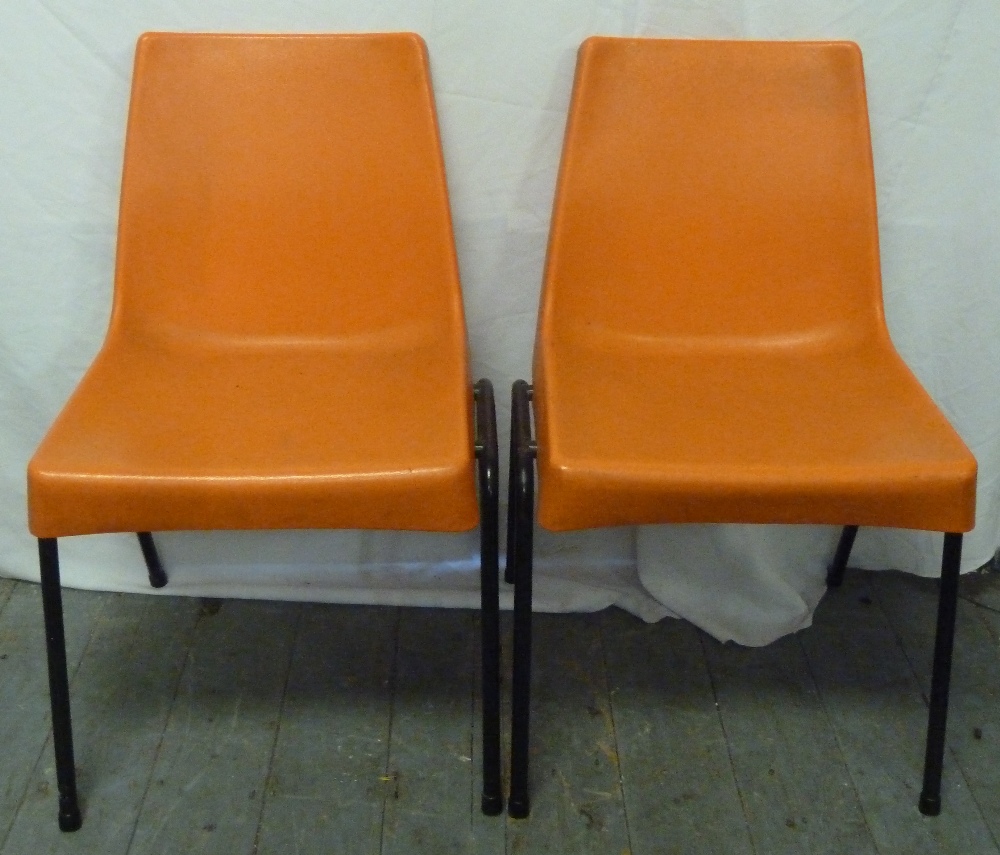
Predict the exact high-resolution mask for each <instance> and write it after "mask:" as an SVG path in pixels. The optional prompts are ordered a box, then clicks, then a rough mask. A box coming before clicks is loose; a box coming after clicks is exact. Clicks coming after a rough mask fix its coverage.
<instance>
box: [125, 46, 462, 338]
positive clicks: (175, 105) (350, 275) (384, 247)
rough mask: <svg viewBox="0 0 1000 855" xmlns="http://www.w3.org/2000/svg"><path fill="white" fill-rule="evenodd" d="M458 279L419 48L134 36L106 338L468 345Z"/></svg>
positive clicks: (424, 64) (434, 122)
mask: <svg viewBox="0 0 1000 855" xmlns="http://www.w3.org/2000/svg"><path fill="white" fill-rule="evenodd" d="M457 270H458V269H457V263H456V259H455V250H454V240H453V235H452V229H451V219H450V214H449V208H448V199H447V190H446V184H445V176H444V165H443V160H442V156H441V148H440V141H439V137H438V129H437V120H436V116H435V112H434V102H433V96H432V92H431V88H430V79H429V73H428V63H427V53H426V49H425V46H424V43H423V41H422V40H421V39H420V38H419V36H416V35H413V34H407V33H397V34H378V35H226V34H182V33H147V34H145V35H143V36H142V37H141V38H140V39H139V43H138V46H137V50H136V59H135V74H134V79H133V89H132V99H131V105H130V110H129V119H128V131H127V138H126V149H125V169H124V174H123V179H122V195H121V214H120V220H119V239H118V259H117V268H116V277H115V308H114V312H113V317H112V334H114V332H115V331H116V330H121V331H127V332H129V333H138V334H141V335H143V336H154V337H155V336H157V335H165V336H167V337H169V336H171V335H175V336H181V337H184V338H185V339H192V340H195V341H198V340H201V341H204V342H206V343H211V342H212V341H219V342H244V343H253V342H258V343H262V344H266V343H280V342H282V341H288V342H293V343H296V344H303V343H308V342H310V341H312V342H316V343H320V344H322V343H324V342H329V343H343V342H345V341H351V340H357V341H361V342H367V343H373V342H375V341H377V340H379V339H380V338H382V337H383V335H384V336H385V337H386V340H389V339H392V338H393V337H397V338H398V336H400V335H401V334H403V335H404V337H405V333H406V331H407V330H408V331H410V332H411V333H415V334H417V335H421V334H422V333H423V332H428V331H429V330H432V329H433V330H434V333H435V334H440V333H441V332H442V329H441V326H442V325H443V326H444V327H445V328H446V330H445V331H446V332H449V335H451V337H453V338H458V337H460V338H461V340H462V343H463V346H464V335H465V331H464V321H463V317H462V306H461V297H460V292H459V285H458V272H457ZM435 325H436V326H435Z"/></svg>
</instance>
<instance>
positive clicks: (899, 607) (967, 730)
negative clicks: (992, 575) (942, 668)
mask: <svg viewBox="0 0 1000 855" xmlns="http://www.w3.org/2000/svg"><path fill="white" fill-rule="evenodd" d="M967 581H969V582H972V583H973V584H975V579H974V578H969V579H967V580H963V581H962V584H961V585H960V592H961V591H963V590H964V589H965V588H966V582H967ZM870 583H871V586H872V590H873V592H874V594H875V597H876V599H877V601H878V603H879V605H880V606H881V607H882V609H883V611H884V612H885V613H886V615H887V617H888V619H889V625H890V626H891V627H892V629H893V631H894V632H895V633H896V635H897V637H898V638H899V641H900V643H901V645H902V647H903V649H904V651H905V653H906V657H907V660H908V661H909V662H910V666H911V668H912V670H913V673H914V676H915V678H916V680H917V682H918V683H919V685H920V687H921V689H922V691H923V694H924V695H925V697H926V696H929V694H930V666H931V661H932V658H933V650H934V630H935V625H936V623H935V622H936V619H937V588H938V586H937V582H936V581H935V580H932V579H921V578H918V577H916V576H909V575H904V574H902V573H880V574H873V575H872V576H871V578H870ZM998 620H1000V616H998V615H997V614H995V613H991V612H990V611H989V610H987V609H983V608H981V607H978V606H976V605H973V604H972V603H970V602H968V601H965V600H959V604H958V619H957V624H956V630H955V650H954V654H953V659H952V675H951V698H950V704H949V710H948V742H947V745H948V749H949V750H948V752H947V754H946V755H945V767H946V772H947V770H948V767H952V771H953V772H954V771H956V770H957V771H958V772H960V776H957V775H954V774H953V775H952V777H953V778H959V780H960V781H962V782H964V783H965V784H966V785H967V788H968V790H969V793H970V795H971V797H972V799H973V801H974V802H975V803H976V805H977V807H978V809H979V812H980V815H981V816H982V817H983V820H984V821H985V822H986V824H987V825H988V826H989V828H990V831H991V835H992V836H991V842H992V844H993V846H994V847H996V846H997V840H998V838H1000V812H998V810H997V806H998V805H1000V769H998V768H997V761H998V758H1000V753H998V749H1000V739H998V736H1000V647H998V632H997V630H998V629H1000V623H998V622H997V621H998ZM944 810H946V811H950V805H948V804H945V805H944ZM991 851H993V850H991Z"/></svg>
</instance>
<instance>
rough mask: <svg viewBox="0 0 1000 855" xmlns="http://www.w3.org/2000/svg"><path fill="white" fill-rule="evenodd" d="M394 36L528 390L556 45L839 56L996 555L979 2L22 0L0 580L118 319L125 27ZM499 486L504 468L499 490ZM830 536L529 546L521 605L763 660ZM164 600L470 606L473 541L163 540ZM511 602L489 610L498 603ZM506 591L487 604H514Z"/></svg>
mask: <svg viewBox="0 0 1000 855" xmlns="http://www.w3.org/2000/svg"><path fill="white" fill-rule="evenodd" d="M153 29H173V30H232V31H366V30H414V31H416V32H419V33H421V34H422V35H423V36H424V38H425V39H426V40H427V43H428V46H429V49H430V55H431V67H432V74H433V78H434V86H435V91H436V94H437V103H438V110H439V115H440V122H441V129H442V137H443V144H444V149H445V159H446V164H447V168H448V176H449V185H450V188H451V200H452V206H453V210H454V218H455V228H456V238H457V242H458V250H459V257H460V265H461V272H462V280H463V288H464V294H465V302H466V309H467V318H468V323H469V335H470V343H471V348H472V355H473V371H474V373H475V375H476V376H488V377H490V378H492V379H493V381H494V383H495V384H496V388H497V392H498V397H499V402H498V403H499V404H500V406H499V418H500V432H501V448H502V449H503V448H504V447H505V436H506V432H507V430H506V427H507V426H506V421H507V418H508V417H509V412H508V407H507V401H506V399H507V390H508V389H509V385H510V382H511V381H512V380H513V379H514V378H515V377H528V376H529V370H530V360H531V348H532V341H533V336H534V326H535V317H536V310H537V301H538V289H539V283H540V279H541V271H542V265H543V260H544V250H545V241H546V236H547V229H548V222H549V213H550V208H551V204H552V192H553V187H554V183H555V175H556V169H557V165H558V158H559V151H560V146H561V142H562V132H563V126H564V122H565V114H566V108H567V105H568V100H569V93H570V87H571V84H572V75H573V67H574V63H575V53H576V48H577V46H578V45H579V43H580V41H581V40H582V39H583V38H585V37H586V36H588V35H592V34H598V33H601V34H610V35H615V34H621V35H649V36H678V37H694V36H702V37H730V38H745V37H752V38H848V39H853V40H855V41H857V42H859V44H860V45H861V47H862V50H863V51H864V55H865V67H866V72H867V79H868V96H869V103H870V109H871V123H872V133H873V147H874V153H875V167H876V178H877V183H878V196H879V208H880V225H881V239H882V265H883V277H884V286H885V303H886V312H887V317H888V322H889V326H890V329H891V331H892V334H893V338H894V340H895V342H896V344H897V346H898V348H899V350H900V351H901V352H902V354H903V356H904V357H905V358H906V360H907V361H908V362H909V364H910V365H911V367H912V368H913V369H914V371H915V372H916V373H917V375H918V376H919V377H920V378H921V380H922V381H923V382H924V383H925V385H926V386H927V388H928V390H929V391H930V392H931V394H932V395H933V396H934V397H935V399H936V400H937V401H938V403H939V404H940V405H941V406H942V408H943V409H944V411H945V412H946V413H947V415H948V416H949V417H950V418H951V419H952V421H953V423H954V424H955V426H956V427H957V428H958V430H959V432H960V433H961V434H962V435H963V437H964V438H965V440H966V441H967V442H968V443H969V445H970V446H971V447H972V449H973V451H974V452H975V453H976V455H977V457H978V458H979V461H980V479H979V521H978V525H977V528H976V530H975V531H974V532H973V533H972V534H971V535H969V536H968V537H966V544H965V559H964V562H963V566H964V567H965V569H971V568H974V567H978V566H981V565H982V564H984V563H985V562H986V561H987V560H989V559H990V558H991V556H992V555H993V553H994V551H995V549H996V547H997V545H998V542H1000V372H998V370H997V367H998V366H1000V336H997V334H996V325H997V320H996V319H997V318H998V317H1000V241H998V240H997V235H998V232H1000V229H998V226H1000V217H998V208H1000V142H998V141H1000V94H998V93H1000V86H998V85H997V84H998V81H1000V51H997V49H996V46H997V45H998V44H1000V6H997V4H996V3H995V0H935V2H933V3H930V2H927V0H894V2H890V0H770V2H768V1H767V0H676V2H665V0H664V2H652V0H603V2H602V1H601V0H561V2H556V1H555V0H549V2H526V0H517V2H511V3H496V2H486V0H408V1H407V2H403V0H371V2H368V3H363V4H362V3H356V2H350V0H298V2H291V0H284V2H282V0H252V2H247V3H232V2H229V0H197V2H195V0H115V2H106V3H101V4H96V3H95V4H82V3H78V2H74V0H47V2H41V0H26V2H23V3H5V4H0V573H2V574H4V575H9V576H14V577H18V578H26V579H31V578H37V569H36V552H35V545H34V541H33V540H32V539H31V537H30V536H29V534H28V532H27V530H26V527H25V523H24V518H25V513H24V467H25V464H26V462H27V460H28V458H29V456H30V454H31V452H32V451H33V449H34V447H35V446H36V444H37V443H38V441H39V440H40V438H41V436H42V434H43V433H44V431H45V429H46V427H47V426H48V424H49V423H50V421H51V420H52V418H53V417H54V416H55V414H56V413H57V412H58V410H59V408H60V407H61V405H62V403H63V402H64V401H65V399H66V398H67V396H68V395H69V393H70V391H71V390H72V388H73V387H74V385H75V384H76V382H77V381H78V380H79V377H80V376H81V374H82V373H83V371H84V370H85V368H86V367H87V365H88V364H89V362H90V359H91V358H92V356H93V354H94V353H95V352H96V350H97V348H98V346H99V344H100V341H101V339H102V337H103V334H104V328H105V325H106V323H107V316H108V310H109V307H110V300H111V282H112V265H113V260H114V241H115V227H116V218H117V203H118V188H119V175H120V170H121V156H122V143H123V129H124V122H125V112H126V105H127V98H128V88H129V76H130V73H131V61H132V52H133V47H134V43H135V39H136V37H137V36H138V34H139V33H140V32H142V31H144V30H153ZM505 465H506V464H505V463H504V466H505ZM836 536H837V533H836V532H835V531H834V530H832V529H827V528H821V527H799V528H789V527H778V526H764V527H750V526H673V527H666V526H664V527H651V528H644V529H641V530H638V531H634V530H630V529H622V530H613V531H599V532H586V533H580V534H571V535H551V534H548V533H544V532H542V533H539V537H538V547H539V550H538V559H537V563H536V574H537V582H536V605H537V607H538V608H541V609H547V610H560V611H573V610H590V609H599V608H603V607H605V606H607V605H610V604H617V605H620V606H622V607H624V608H627V609H629V610H630V611H632V612H634V613H636V614H638V615H640V616H641V617H643V618H644V619H646V620H656V619H659V618H661V617H664V616H666V615H669V614H674V615H679V616H682V617H685V618H687V619H689V620H691V621H693V622H694V623H696V624H698V625H699V626H702V627H704V628H705V629H706V630H707V631H709V632H711V633H712V634H713V635H715V636H717V637H719V638H722V639H734V640H736V641H739V642H741V643H744V644H764V643H767V642H768V641H770V640H772V639H774V638H776V637H778V636H780V635H783V634H785V633H788V632H793V631H795V630H797V629H799V628H801V627H804V626H807V625H808V624H809V622H810V620H811V614H812V610H813V609H814V608H815V606H816V604H817V602H818V601H819V599H820V597H821V596H822V593H823V585H822V578H823V572H824V567H825V564H826V562H827V561H828V560H829V557H830V555H831V554H832V550H833V546H834V544H835V542H836ZM158 543H159V544H160V548H161V550H162V553H163V557H164V561H165V564H166V566H167V568H168V570H169V573H170V576H171V585H170V586H169V587H168V588H167V589H166V592H173V593H180V594H190V595H210V596H239V597H264V598H269V597H274V598H281V599H308V600H323V601H337V602H365V603H417V604H422V605H444V606H473V605H475V604H476V602H477V600H478V580H477V575H476V564H475V555H476V548H477V542H476V536H475V534H474V533H472V534H469V535H460V536H447V535H420V534H417V535H414V534H393V533H357V532H294V533H288V532H274V533H270V532H269V533H259V532H258V533H245V534H242V533H240V534H237V533H172V534H163V535H159V536H158ZM62 554H63V557H64V561H63V569H64V581H65V582H66V583H67V584H70V585H75V586H79V587H87V588H102V589H111V590H149V589H148V587H146V585H145V577H144V569H143V566H142V562H141V558H140V554H139V551H138V547H137V545H136V542H135V538H133V537H128V536H124V535H115V536H103V537H89V538H68V539H64V540H63V541H62ZM939 555H940V536H935V535H929V534H922V533H913V532H901V531H878V530H866V529H862V532H861V534H860V535H859V538H858V543H857V546H856V547H855V554H854V556H853V559H852V564H857V565H861V566H865V567H872V568H888V567H894V568H898V569H903V570H909V571H912V572H916V573H921V574H925V575H932V574H935V573H937V568H938V562H939ZM508 593H509V592H508ZM506 595H507V594H505V596H506Z"/></svg>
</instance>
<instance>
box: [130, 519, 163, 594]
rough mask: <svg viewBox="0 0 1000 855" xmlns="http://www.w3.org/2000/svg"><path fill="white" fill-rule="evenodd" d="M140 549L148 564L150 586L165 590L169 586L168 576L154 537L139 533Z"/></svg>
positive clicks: (137, 535)
mask: <svg viewBox="0 0 1000 855" xmlns="http://www.w3.org/2000/svg"><path fill="white" fill-rule="evenodd" d="M136 537H138V538H139V547H140V548H141V549H142V557H143V560H144V561H145V562H146V572H147V573H149V584H150V585H152V586H153V587H154V588H163V587H165V586H166V584H167V574H166V571H165V570H164V569H163V564H162V562H161V561H160V556H159V553H157V551H156V544H155V543H154V542H153V535H152V534H151V533H150V532H148V531H137V532H136Z"/></svg>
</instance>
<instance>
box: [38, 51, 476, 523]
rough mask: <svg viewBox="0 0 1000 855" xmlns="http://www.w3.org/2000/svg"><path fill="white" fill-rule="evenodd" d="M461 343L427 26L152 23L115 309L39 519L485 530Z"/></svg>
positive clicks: (44, 460) (47, 450) (71, 410)
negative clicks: (240, 27)
mask: <svg viewBox="0 0 1000 855" xmlns="http://www.w3.org/2000/svg"><path fill="white" fill-rule="evenodd" d="M467 363H468V360H467V352H466V338H465V326H464V319H463V315H462V304H461V297H460V292H459V284H458V272H457V264H456V259H455V251H454V241H453V237H452V229H451V220H450V214H449V209H448V199H447V191H446V185H445V177H444V167H443V161H442V157H441V150H440V142H439V138H438V131H437V122H436V117H435V113H434V104H433V98H432V94H431V89H430V81H429V73H428V66H427V56H426V50H425V48H424V44H423V42H422V41H421V40H420V38H419V37H418V36H415V35H412V34H387V35H306V36H278V35H258V36H233V35H203V34H164V33H152V34H146V35H144V36H142V37H141V38H140V40H139V44H138V47H137V51H136V62H135V75H134V79H133V89H132V101H131V106H130V111H129V121H128V131H127V139H126V152H125V169H124V176H123V181H122V201H121V214H120V220H119V235H118V258H117V267H116V279H115V300H114V308H113V311H112V318H111V324H110V328H109V332H108V336H107V339H106V341H105V344H104V347H103V348H102V350H101V352H100V354H99V355H98V356H97V358H96V360H95V361H94V364H93V366H92V367H91V368H90V370H89V371H88V373H87V374H86V376H85V377H84V379H83V381H82V382H81V384H80V386H79V387H78V389H77V390H76V392H75V393H74V394H73V396H72V397H71V399H70V401H69V402H68V404H67V405H66V407H65V409H64V410H63V412H62V414H61V415H60V416H59V417H58V419H57V420H56V422H55V424H54V425H53V427H52V428H51V430H50V431H49V433H48V435H47V436H46V437H45V439H44V441H43V442H42V444H41V446H40V448H39V449H38V451H37V452H36V454H35V456H34V458H33V459H32V461H31V463H30V465H29V469H28V504H29V522H30V528H31V531H32V532H33V533H34V534H35V535H36V536H38V537H59V536H63V535H71V534H87V533H95V532H110V531H159V530H170V529H255V528H392V529H425V530H436V531H458V530H465V529H469V528H471V527H473V526H474V525H476V523H477V521H478V509H477V502H476V490H475V473H474V468H473V461H474V449H473V439H472V398H471V386H470V381H469V372H468V364H467Z"/></svg>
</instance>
